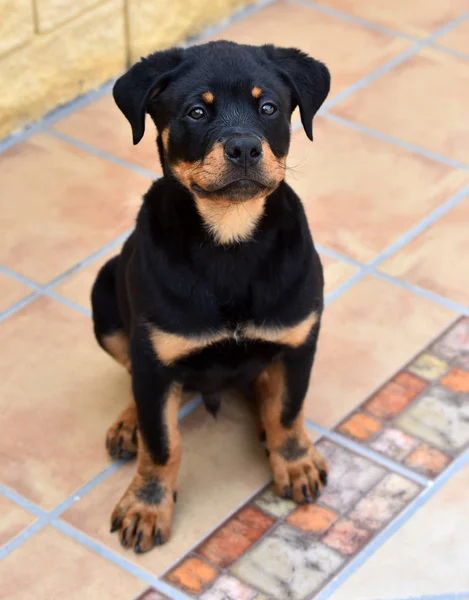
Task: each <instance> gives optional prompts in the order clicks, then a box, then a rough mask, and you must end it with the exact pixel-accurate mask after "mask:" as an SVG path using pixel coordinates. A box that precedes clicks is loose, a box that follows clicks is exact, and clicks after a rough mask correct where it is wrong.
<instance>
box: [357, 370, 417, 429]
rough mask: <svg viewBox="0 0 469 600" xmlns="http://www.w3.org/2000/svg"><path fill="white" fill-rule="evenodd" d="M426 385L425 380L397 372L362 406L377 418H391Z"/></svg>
mask: <svg viewBox="0 0 469 600" xmlns="http://www.w3.org/2000/svg"><path fill="white" fill-rule="evenodd" d="M426 386H427V384H426V382H425V381H422V380H421V379H420V378H419V377H416V376H414V375H411V374H410V373H407V372H403V373H399V375H397V376H396V377H394V379H392V380H391V381H390V382H389V383H387V384H386V385H385V386H384V387H382V388H381V389H380V390H379V392H377V393H376V394H374V396H372V397H371V398H370V399H369V400H368V401H367V402H366V403H365V404H364V406H363V409H364V410H366V411H367V412H369V413H371V414H372V415H374V416H375V417H378V418H379V419H385V420H387V419H392V418H393V417H395V416H396V415H397V414H398V413H400V412H401V410H403V409H404V408H405V407H406V406H408V405H409V404H410V403H411V402H412V400H413V399H414V398H416V397H417V396H418V394H419V393H420V392H421V391H423V390H424V389H425V387H426Z"/></svg>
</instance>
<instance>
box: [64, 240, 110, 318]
mask: <svg viewBox="0 0 469 600" xmlns="http://www.w3.org/2000/svg"><path fill="white" fill-rule="evenodd" d="M119 252H120V248H116V249H115V250H111V251H110V252H107V253H106V254H105V255H104V256H102V257H101V258H98V259H97V260H95V261H93V262H92V263H91V264H89V265H88V266H87V267H85V268H84V269H80V270H79V271H77V272H76V273H74V274H73V275H72V276H71V277H69V278H68V279H66V280H65V281H64V282H63V283H61V284H60V285H58V286H56V287H55V288H54V289H55V291H56V292H58V293H59V294H62V296H65V297H66V298H69V299H70V300H73V301H74V302H76V303H77V304H80V305H81V306H83V307H84V308H88V309H89V310H91V288H92V287H93V284H94V282H95V279H96V276H97V274H98V271H99V270H100V269H101V267H102V266H103V265H104V264H105V263H106V262H107V261H108V260H109V259H110V258H112V257H113V256H115V255H116V254H118V253H119Z"/></svg>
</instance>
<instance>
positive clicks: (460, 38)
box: [437, 5, 469, 56]
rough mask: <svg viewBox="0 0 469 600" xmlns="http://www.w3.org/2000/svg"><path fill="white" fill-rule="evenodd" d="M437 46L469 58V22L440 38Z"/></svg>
mask: <svg viewBox="0 0 469 600" xmlns="http://www.w3.org/2000/svg"><path fill="white" fill-rule="evenodd" d="M466 9H467V5H466ZM437 44H438V45H439V46H444V47H445V48H451V50H456V52H462V53H463V54H467V55H468V56H469V21H464V22H463V23H461V24H460V25H458V26H457V27H453V29H450V30H449V31H447V32H446V33H445V34H444V35H442V36H441V37H439V38H438V40H437Z"/></svg>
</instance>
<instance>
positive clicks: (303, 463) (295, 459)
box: [270, 436, 327, 503]
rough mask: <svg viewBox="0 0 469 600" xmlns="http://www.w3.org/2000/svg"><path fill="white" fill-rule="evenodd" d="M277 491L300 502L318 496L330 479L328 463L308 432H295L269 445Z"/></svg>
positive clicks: (310, 500) (284, 496) (309, 500)
mask: <svg viewBox="0 0 469 600" xmlns="http://www.w3.org/2000/svg"><path fill="white" fill-rule="evenodd" d="M270 464H271V467H272V473H273V476H274V485H275V491H276V493H277V494H278V495H279V496H281V497H282V498H288V499H293V500H295V502H298V503H305V502H306V503H311V502H314V500H316V498H317V497H318V496H319V494H320V493H321V492H322V490H323V487H324V486H325V485H326V483H327V465H326V461H325V460H324V458H323V457H322V456H321V454H319V452H318V451H317V450H316V448H315V447H314V444H312V443H311V441H310V440H309V438H308V437H307V436H301V437H300V438H298V437H295V436H292V437H289V438H287V439H286V440H285V441H284V442H283V444H282V445H281V446H280V447H278V448H274V449H270Z"/></svg>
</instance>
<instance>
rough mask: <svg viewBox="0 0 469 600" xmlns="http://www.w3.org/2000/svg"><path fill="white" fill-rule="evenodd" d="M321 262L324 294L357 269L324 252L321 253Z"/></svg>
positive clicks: (328, 292) (331, 290)
mask: <svg viewBox="0 0 469 600" xmlns="http://www.w3.org/2000/svg"><path fill="white" fill-rule="evenodd" d="M321 262H322V266H323V269H324V294H326V295H327V294H330V293H331V292H333V291H334V290H335V288H336V287H338V286H339V285H341V284H342V283H344V282H345V281H346V280H347V279H348V278H349V277H351V276H352V275H353V274H354V273H356V272H357V270H358V269H356V268H355V267H352V266H351V265H349V264H347V263H344V262H341V261H340V260H335V259H334V258H331V257H330V256H326V255H325V254H321Z"/></svg>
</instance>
